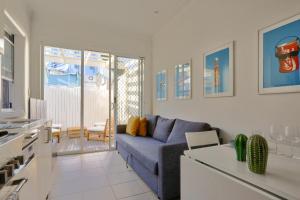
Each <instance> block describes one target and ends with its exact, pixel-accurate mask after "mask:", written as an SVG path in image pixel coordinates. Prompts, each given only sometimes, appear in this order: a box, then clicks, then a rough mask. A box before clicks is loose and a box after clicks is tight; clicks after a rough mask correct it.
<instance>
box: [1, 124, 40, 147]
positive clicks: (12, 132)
mask: <svg viewBox="0 0 300 200" xmlns="http://www.w3.org/2000/svg"><path fill="white" fill-rule="evenodd" d="M44 124H45V120H42V119H40V120H14V121H7V122H3V121H2V122H0V131H8V134H7V135H5V136H3V137H0V147H2V146H3V145H6V144H8V143H10V142H11V141H14V140H15V139H17V138H19V137H23V136H24V134H26V133H27V132H29V130H32V129H35V128H38V127H40V126H42V125H44Z"/></svg>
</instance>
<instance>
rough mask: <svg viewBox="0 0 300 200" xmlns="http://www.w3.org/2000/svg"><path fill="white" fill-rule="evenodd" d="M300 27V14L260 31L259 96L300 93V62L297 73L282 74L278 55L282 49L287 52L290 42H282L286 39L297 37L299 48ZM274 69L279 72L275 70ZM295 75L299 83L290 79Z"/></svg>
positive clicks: (296, 69)
mask: <svg viewBox="0 0 300 200" xmlns="http://www.w3.org/2000/svg"><path fill="white" fill-rule="evenodd" d="M299 25H300V14H298V15H296V16H294V17H291V18H288V19H286V20H283V21H280V22H278V23H276V24H273V25H270V26H267V27H265V28H262V29H260V30H259V31H258V37H259V61H258V62H259V63H258V77H259V78H258V79H259V81H258V93H259V94H276V93H291V92H300V69H299V62H298V67H296V68H295V71H296V72H295V73H294V71H291V72H282V67H283V66H282V65H281V64H280V58H279V56H278V54H277V53H278V52H279V50H280V49H282V50H286V49H285V45H287V44H289V43H290V42H289V41H281V40H283V39H284V38H285V37H286V39H288V37H292V36H295V37H297V38H298V46H299V38H300V31H298V29H299ZM295 27H297V28H296V30H294V29H295ZM280 38H282V39H280ZM291 39H292V38H291ZM280 42H281V43H282V44H281V43H280ZM274 44H276V45H274ZM280 53H281V52H280ZM287 55H288V54H287ZM290 59H291V57H290ZM298 59H300V57H299V55H298ZM276 60H277V64H276ZM274 68H275V70H276V71H277V72H276V71H275V70H274ZM276 68H278V69H276ZM283 69H284V67H283ZM293 74H294V75H295V77H296V78H297V81H296V82H297V83H296V82H294V83H292V79H293V78H290V77H292V75H293ZM297 74H298V75H297Z"/></svg>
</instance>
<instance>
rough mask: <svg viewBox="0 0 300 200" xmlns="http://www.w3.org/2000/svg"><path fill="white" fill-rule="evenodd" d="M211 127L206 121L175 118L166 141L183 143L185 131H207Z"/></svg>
mask: <svg viewBox="0 0 300 200" xmlns="http://www.w3.org/2000/svg"><path fill="white" fill-rule="evenodd" d="M209 130H211V127H210V125H209V124H207V123H202V122H190V121H185V120H181V119H176V121H175V124H174V127H173V130H172V132H171V134H170V136H169V138H168V140H167V143H183V142H186V138H185V133H186V132H200V131H209Z"/></svg>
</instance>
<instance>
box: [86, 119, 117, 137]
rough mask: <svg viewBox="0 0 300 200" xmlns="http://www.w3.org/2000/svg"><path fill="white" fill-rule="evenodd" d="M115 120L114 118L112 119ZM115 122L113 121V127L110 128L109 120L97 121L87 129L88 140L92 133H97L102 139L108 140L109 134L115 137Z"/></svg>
mask: <svg viewBox="0 0 300 200" xmlns="http://www.w3.org/2000/svg"><path fill="white" fill-rule="evenodd" d="M112 121H113V120H112ZM112 130H113V123H111V129H110V130H109V120H108V119H107V120H106V121H105V123H97V125H96V126H95V124H94V126H93V127H90V128H88V129H87V140H91V136H92V135H97V136H98V139H99V140H100V141H104V142H108V141H109V135H110V136H111V138H112V137H113V131H112Z"/></svg>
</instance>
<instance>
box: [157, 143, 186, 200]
mask: <svg viewBox="0 0 300 200" xmlns="http://www.w3.org/2000/svg"><path fill="white" fill-rule="evenodd" d="M187 149H188V146H187V144H186V143H177V144H166V145H163V146H161V147H159V155H158V176H159V178H158V185H159V186H158V194H159V197H160V199H172V198H176V197H179V195H180V156H181V155H182V154H183V152H184V151H185V150H187Z"/></svg>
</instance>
